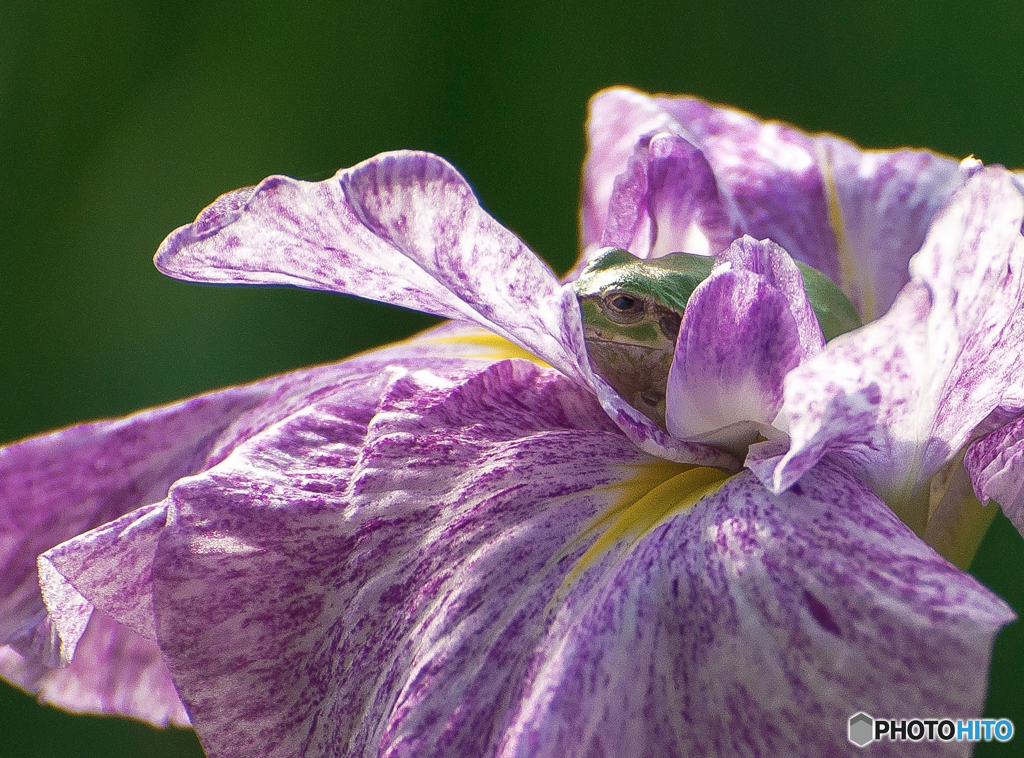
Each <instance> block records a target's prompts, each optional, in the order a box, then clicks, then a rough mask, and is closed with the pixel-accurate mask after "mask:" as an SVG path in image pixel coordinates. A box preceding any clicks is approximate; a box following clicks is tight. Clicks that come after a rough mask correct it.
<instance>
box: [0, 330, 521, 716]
mask: <svg viewBox="0 0 1024 758" xmlns="http://www.w3.org/2000/svg"><path fill="white" fill-rule="evenodd" d="M500 342H501V341H500V340H497V339H496V338H494V337H493V335H491V334H490V333H489V332H485V331H483V330H480V329H478V328H475V327H467V326H465V325H456V324H451V325H445V326H442V327H439V328H436V329H433V330H430V331H428V332H426V333H424V334H423V335H421V336H419V337H417V338H415V339H414V340H410V341H406V342H403V343H398V344H397V345H395V346H392V347H389V348H382V349H379V350H376V351H374V352H372V353H367V354H364V355H362V356H360V357H358V358H355V359H352V360H350V361H347V362H344V363H341V364H337V365H334V366H320V367H315V368H312V369H305V370H302V371H297V372H293V373H290V374H285V375H282V376H278V377H272V378H270V379H267V380H264V381H261V382H258V383H255V384H251V385H247V386H243V387H235V388H231V389H227V390H222V391H220V392H216V393H212V394H210V395H206V396H202V397H197V398H193V399H191V400H187V401H184V402H182V403H177V404H175V405H171V406H167V407H164V408H156V409H152V410H147V411H143V412H141V413H138V414H135V415H134V416H130V417H128V418H126V419H120V420H116V421H102V422H98V423H93V424H85V425H82V426H78V427H72V428H69V429H65V430H62V431H59V432H55V433H52V434H49V435H45V436H41V437H36V438H32V439H28V440H25V441H23V442H20V443H18V444H15V445H11V446H9V447H7V448H4V449H2V450H0V548H2V553H0V557H2V560H3V563H2V571H0V589H2V592H0V611H2V612H0V631H2V632H3V637H2V638H0V642H2V643H3V645H2V646H0V675H2V676H3V677H4V678H5V679H8V680H9V681H11V682H13V683H15V684H17V685H18V686H21V687H23V688H25V689H26V690H28V691H30V692H39V694H40V697H42V698H45V699H46V700H48V701H49V702H52V703H54V704H55V705H59V706H61V707H63V708H67V709H70V710H76V711H83V710H85V711H98V712H103V713H125V714H128V715H132V716H135V717H138V718H143V719H146V720H149V721H153V722H154V723H167V720H168V719H169V718H170V719H171V720H173V721H175V722H176V723H187V718H186V717H185V716H184V710H183V708H182V706H181V704H180V702H179V701H178V698H177V695H176V694H174V687H173V685H172V684H171V683H170V680H169V679H166V670H165V668H164V667H163V664H162V663H161V662H160V658H159V655H158V653H157V648H156V646H155V643H154V642H153V641H152V640H153V639H155V631H154V628H155V622H154V620H153V612H152V601H151V588H150V581H149V564H150V563H151V561H152V555H153V552H154V550H155V542H156V539H157V538H158V536H159V533H160V531H161V529H162V527H163V523H164V521H165V518H166V517H165V511H164V508H163V506H160V505H150V504H152V503H159V502H160V501H161V500H162V499H163V498H164V497H165V496H166V494H167V490H168V487H169V486H170V484H171V483H173V482H174V481H176V480H178V479H180V478H181V477H184V476H188V475H190V474H193V473H196V472H198V471H201V470H203V469H204V468H207V467H209V466H210V465H213V464H215V463H216V462H218V461H220V460H222V459H223V458H224V456H225V455H227V454H228V453H230V451H231V450H232V449H233V448H234V447H235V446H236V445H237V444H238V443H239V442H240V441H242V440H244V439H247V438H249V437H251V436H253V435H254V434H257V433H259V432H260V431H261V430H263V429H265V428H266V427H267V426H270V425H272V424H274V423H276V422H278V421H280V420H281V419H283V418H287V417H288V416H290V415H291V414H293V413H295V412H297V411H299V410H301V409H302V408H303V407H305V406H306V405H307V404H308V403H310V402H312V401H313V400H315V398H316V397H317V396H319V395H320V394H322V393H324V392H337V391H342V390H343V391H346V392H347V393H348V396H349V399H350V402H352V403H355V404H357V405H359V404H361V405H360V406H359V407H361V408H363V410H362V411H361V412H362V413H364V414H365V413H369V412H371V411H372V408H373V407H374V406H375V405H376V402H377V400H378V398H379V393H380V386H379V382H380V381H386V375H387V374H388V372H389V370H390V371H392V372H393V371H395V370H398V371H407V370H409V368H406V367H412V368H414V369H430V368H439V367H440V368H444V369H446V370H456V369H458V370H473V369H474V367H480V366H485V365H488V364H489V363H493V362H494V361H495V360H500V359H502V358H503V357H505V355H504V354H507V353H508V352H509V351H510V350H513V348H512V346H511V345H508V343H504V344H505V346H506V347H504V348H503V347H502V346H501V344H492V343H500ZM119 517H120V518H119ZM108 522H109V523H108ZM59 543H60V544H59ZM54 545H57V547H53V549H49V548H51V547H52V546H54ZM40 554H45V555H44V557H43V558H42V559H41V560H40V561H39V562H38V568H39V571H40V572H41V573H40V575H39V576H37V559H36V556H38V555H40ZM40 584H41V585H42V594H41V592H40V589H41V588H40ZM44 601H45V602H44ZM97 625H100V626H99V627H97V628H96V629H94V627H95V626H97ZM83 646H84V647H83ZM69 660H70V661H71V665H70V667H68V668H52V667H54V666H59V665H61V664H66V663H67V662H68V661H69ZM134 687H138V688H142V689H140V690H139V691H138V692H135V693H134V694H132V688H134ZM167 693H171V695H173V697H172V698H171V700H166V699H161V698H164V697H165V696H166V695H167Z"/></svg>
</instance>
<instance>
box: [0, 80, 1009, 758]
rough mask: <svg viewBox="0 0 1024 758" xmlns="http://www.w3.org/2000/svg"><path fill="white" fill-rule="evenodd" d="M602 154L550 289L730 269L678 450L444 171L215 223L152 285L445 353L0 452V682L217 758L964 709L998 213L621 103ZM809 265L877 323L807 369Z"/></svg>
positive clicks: (692, 312)
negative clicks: (591, 269) (654, 271)
mask: <svg viewBox="0 0 1024 758" xmlns="http://www.w3.org/2000/svg"><path fill="white" fill-rule="evenodd" d="M588 128H589V138H590V151H589V155H588V158H587V163H586V166H585V170H584V186H583V208H582V256H581V261H580V266H578V267H577V269H576V272H578V271H579V270H580V269H581V267H582V266H584V265H585V263H586V262H587V260H588V259H589V258H590V256H592V254H593V253H594V251H596V250H597V249H599V248H602V247H605V246H614V247H619V248H625V249H628V250H630V251H631V252H632V253H633V254H635V255H637V256H639V257H657V256H660V255H663V254H666V253H669V252H673V251H679V250H685V251H689V252H694V253H704V254H708V255H716V256H718V260H717V263H716V264H715V268H714V271H713V272H712V274H711V276H710V277H709V278H708V279H706V280H705V281H704V282H703V283H702V284H701V285H700V286H699V287H698V289H697V290H696V291H695V292H694V294H693V296H692V298H691V300H690V303H689V305H688V306H687V310H686V313H685V316H684V319H683V323H682V326H681V329H680V337H679V339H678V342H677V346H676V353H675V359H674V362H673V365H672V371H671V374H670V378H669V385H668V400H669V402H668V406H667V415H666V425H665V428H662V427H659V426H658V425H656V424H655V423H653V422H652V421H650V420H649V419H648V418H647V417H646V416H644V415H643V414H641V413H639V412H638V411H636V410H635V409H633V408H632V407H631V406H630V405H628V404H627V403H626V401H625V400H624V399H623V398H621V397H619V396H618V395H617V394H616V392H615V391H614V390H613V389H612V388H611V386H610V385H609V384H608V383H606V382H605V381H604V380H603V379H602V378H601V377H600V376H598V375H596V374H595V372H594V370H593V369H592V368H591V365H590V362H589V360H588V357H587V353H586V346H585V341H584V336H583V334H584V333H583V329H582V325H581V313H580V309H579V307H578V304H577V301H576V298H575V294H574V291H573V289H572V286H571V283H563V282H560V281H559V280H558V278H557V277H556V276H555V275H554V274H553V273H552V271H551V270H550V269H549V268H548V267H547V266H546V265H545V264H544V263H543V262H542V261H541V260H540V259H539V258H538V257H537V256H536V255H535V254H534V253H533V252H532V251H531V250H529V249H528V248H527V247H526V246H525V245H524V244H523V243H522V242H521V241H520V240H519V239H517V238H516V237H515V236H514V235H513V234H512V233H511V232H509V231H508V230H507V229H505V228H504V227H502V226H501V225H500V224H499V223H498V222H497V221H496V220H494V219H493V218H492V217H491V216H489V215H488V214H487V212H486V211H485V210H484V209H483V208H482V207H481V205H480V203H479V202H478V200H477V199H476V197H475V196H474V193H473V191H472V189H471V187H470V185H469V184H468V183H467V181H466V180H465V179H464V178H463V177H461V176H460V175H459V174H458V172H457V171H456V170H455V169H454V168H453V167H452V166H451V165H449V164H448V163H446V162H445V161H444V160H443V159H441V158H439V157H437V156H434V155H430V154H427V153H419V152H396V153H390V154H385V155H381V156H377V157H375V158H372V159H370V160H368V161H366V162H364V163H362V164H360V165H358V166H355V167H354V168H351V169H345V170H342V171H340V172H339V173H338V174H336V175H335V176H334V177H332V178H331V179H328V180H326V181H323V182H319V183H309V182H303V181H297V180H294V179H289V178H286V177H280V176H275V177H271V178H269V179H266V180H265V181H263V182H262V183H261V184H260V185H259V186H257V187H249V188H245V189H241V190H237V191H235V192H231V193H228V194H227V195H224V196H222V197H221V198H220V199H218V200H217V201H216V202H215V203H214V204H213V205H211V206H210V207H208V208H207V209H206V210H204V211H203V212H202V213H201V214H200V215H199V217H198V218H197V219H196V221H195V222H193V223H192V224H189V225H187V226H183V227H181V228H179V229H178V230H176V231H174V232H173V233H172V234H171V235H170V236H169V237H168V238H167V240H166V241H165V242H164V243H163V245H162V247H161V248H160V250H159V251H158V253H157V256H156V263H157V266H158V267H159V268H160V270H161V271H163V272H165V273H167V274H170V275H171V276H175V277H179V278H183V279H188V280H191V281H196V282H214V283H220V284H225V283H233V284H277V285H296V286H300V287H309V288H314V289H321V290H328V291H333V292H341V293H348V294H353V295H357V296H360V297H364V298H371V299H375V300H380V301H384V302H388V303H392V304H395V305H399V306H404V307H407V308H414V309H417V310H422V311H426V312H429V313H434V314H438V315H440V316H443V317H446V318H449V319H451V321H450V322H448V323H446V324H443V325H442V326H440V327H438V328H435V329H432V330H429V331H427V332H425V333H423V334H420V335H418V336H416V337H413V338H411V339H409V340H407V341H404V342H401V343H398V344H394V345H391V346H388V347H384V348H381V349H378V350H373V351H370V352H367V353H364V354H361V355H358V356H356V357H353V358H350V359H348V360H345V361H342V362H340V363H337V364H333V365H325V366H319V367H314V368H310V369H304V370H301V371H296V372H292V373H289V374H284V375H281V376H277V377H273V378H270V379H266V380H263V381H260V382H256V383H254V384H250V385H246V386H241V387H232V388H229V389H225V390H221V391H218V392H212V393H209V394H206V395H202V396H199V397H195V398H191V399H188V400H185V401H182V402H180V403H177V404H174V405H170V406H166V407H161V408H155V409H150V410H144V411H141V412H139V413H138V414H136V415H133V416H130V417H128V418H125V419H120V420H113V421H99V422H95V423H90V424H84V425H80V426H75V427H71V428H67V429H63V430H60V431H56V432H53V433H50V434H47V435H43V436H39V437H35V438H31V439H27V440H24V441H22V442H19V443H17V444H13V445H10V446H9V447H6V448H4V449H2V450H0V562H2V563H0V565H2V573H0V582H2V588H3V593H2V600H0V602H2V605H0V609H2V613H0V642H2V643H4V644H3V647H0V672H2V674H3V676H4V677H5V678H7V679H8V680H9V681H12V682H14V683H16V684H18V685H20V686H21V687H23V688H25V689H27V690H29V691H32V692H37V693H39V695H40V697H41V698H42V699H44V700H46V701H49V702H51V703H54V704H56V705H59V706H61V707H64V708H68V709H72V710H78V711H93V712H103V713H119V714H125V715H129V716H134V717H137V718H141V719H145V720H147V721H150V722H153V723H158V724H161V723H168V722H171V723H175V724H191V725H192V726H193V727H194V728H195V729H196V731H197V733H198V735H199V738H200V740H201V742H202V744H203V746H204V749H205V750H206V751H207V753H208V755H209V756H211V758H227V757H229V756H230V757H235V756H261V757H263V756H389V757H397V756H421V755H452V756H501V757H503V758H504V757H508V756H533V757H534V758H537V757H543V756H553V757H554V756H558V757H564V756H641V755H642V756H654V757H658V756H683V755H716V756H717V755H722V756H728V755H744V756H751V755H836V754H846V753H847V752H856V750H857V749H856V748H854V747H852V745H850V743H848V742H847V738H846V723H847V720H848V718H849V717H850V716H851V715H852V714H853V713H855V712H857V711H866V712H868V713H871V714H874V715H876V716H878V717H884V718H900V717H928V716H937V717H947V716H948V717H972V716H977V715H979V714H980V713H981V710H982V707H983V704H984V699H985V694H986V686H987V671H988V667H989V659H990V654H991V649H992V643H993V639H994V636H995V635H996V633H997V631H998V630H999V629H1000V627H1001V626H1002V625H1004V624H1006V623H1007V622H1009V621H1010V620H1012V619H1013V618H1014V614H1013V612H1012V611H1011V610H1010V608H1009V607H1008V606H1007V605H1006V603H1004V602H1003V601H1002V600H1001V599H1000V598H998V597H996V596H995V595H993V594H992V593H991V592H990V591H988V590H987V589H986V588H985V587H983V586H981V585H980V584H979V583H978V582H977V581H976V580H975V579H974V578H973V577H971V576H970V575H969V574H967V573H965V572H964V571H963V570H962V567H964V566H966V564H967V563H968V562H969V561H970V559H971V556H972V555H973V552H974V550H975V548H976V547H977V544H978V542H979V541H980V537H981V535H982V534H983V533H984V530H985V528H986V526H987V524H988V521H989V520H990V517H991V514H993V513H994V512H995V508H996V507H997V506H996V505H994V504H990V505H988V506H987V507H983V505H982V504H983V503H986V502H988V501H989V500H995V501H997V502H998V505H999V506H1001V507H1002V508H1003V509H1004V511H1005V512H1006V514H1007V515H1008V516H1009V518H1010V519H1011V520H1012V521H1013V523H1014V524H1015V525H1016V526H1017V527H1018V529H1020V528H1021V527H1022V526H1024V511H1022V494H1021V484H1022V482H1024V463H1022V460H1024V453H1022V451H1024V414H1022V410H1024V381H1022V377H1021V372H1022V371H1024V366H1022V364H1021V362H1020V361H1019V355H1020V354H1021V351H1022V348H1024V309H1022V307H1021V305H1022V300H1024V242H1022V240H1021V234H1020V231H1021V222H1022V217H1024V198H1022V194H1021V180H1020V177H1019V176H1017V175H1014V174H1012V173H1011V172H1008V171H1006V170H1004V169H1002V168H999V167H984V166H982V165H981V164H980V163H979V162H977V161H974V160H973V159H968V160H966V161H963V162H958V161H955V160H952V159H949V158H946V157H942V156H939V155H936V154H934V153H930V152H925V151H915V150H897V151H890V152H871V151H868V152H865V151H862V150H860V149H858V148H857V147H855V146H854V145H853V144H851V143H849V142H847V141H845V140H843V139H840V138H838V137H834V136H830V135H816V136H812V135H808V134H805V133H803V132H801V131H798V130H797V129H794V128H791V127H788V126H785V125H782V124H778V123H765V122H762V121H759V120H757V119H755V118H753V117H751V116H749V115H747V114H744V113H741V112H738V111H736V110H733V109H729V108H725V107H720V106H715V105H711V104H709V103H706V102H704V101H701V100H698V99H694V98H689V97H660V96H659V97H650V96H647V95H644V94H641V93H638V92H635V91H632V90H627V89H612V90H608V91H605V92H602V93H600V94H599V95H597V96H596V97H595V99H594V100H593V101H592V104H591V112H590V119H589V127H588ZM794 260H796V261H802V262H804V263H807V264H809V265H810V266H813V267H814V268H816V269H818V270H819V271H821V272H823V273H825V274H826V275H828V276H829V277H831V278H832V279H833V280H834V281H835V282H836V283H837V284H838V285H839V286H840V287H841V288H842V289H843V290H844V291H845V292H846V294H847V295H848V296H849V298H850V299H851V301H852V302H853V303H854V305H855V306H856V308H857V309H858V311H859V313H860V315H861V317H862V319H863V321H864V326H863V327H861V328H859V329H856V330H854V331H852V332H849V333H847V334H845V335H842V336H840V337H838V338H836V339H834V340H832V341H831V342H829V343H827V344H825V341H824V338H823V336H822V332H821V329H820V327H819V326H818V324H817V321H816V320H815V318H814V314H813V312H812V311H811V310H810V308H809V305H808V302H807V298H806V296H805V294H804V291H803V289H802V287H801V286H799V277H796V279H794V277H793V272H794V271H795V267H794V263H793V261H794ZM574 276H575V273H573V274H570V277H569V278H570V279H571V278H572V277H574ZM794 282H796V283H794ZM873 747H874V748H879V752H881V753H885V751H886V750H894V751H896V753H899V754H902V752H903V751H904V750H905V749H906V748H907V746H906V745H901V744H899V743H892V744H884V743H883V744H879V745H875V746H873ZM926 747H927V748H928V749H929V750H930V751H938V752H942V751H946V752H949V753H950V754H965V753H966V752H968V750H969V745H968V744H967V743H956V742H950V743H931V744H928V745H927V746H926ZM894 754H895V753H894Z"/></svg>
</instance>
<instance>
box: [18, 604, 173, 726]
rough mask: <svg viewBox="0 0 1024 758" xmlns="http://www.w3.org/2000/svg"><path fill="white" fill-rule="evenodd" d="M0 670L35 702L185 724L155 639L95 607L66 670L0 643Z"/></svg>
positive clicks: (159, 721)
mask: <svg viewBox="0 0 1024 758" xmlns="http://www.w3.org/2000/svg"><path fill="white" fill-rule="evenodd" d="M0 671H2V672H3V676H4V678H5V679H7V680H8V681H10V682H12V683H14V684H16V685H17V686H19V687H21V688H22V689H24V690H26V691H27V692H32V693H36V694H37V695H38V697H39V700H40V701H41V702H44V703H49V704H51V705H54V706H56V707H58V708H63V709H65V710H68V711H73V712H76V713H104V714H111V715H113V714H117V715H123V716H131V717H133V718H137V719H142V720H144V721H148V722H149V723H151V724H156V725H158V726H166V725H167V724H174V725H176V726H188V725H189V724H190V721H189V717H188V714H187V713H186V712H185V707H184V705H182V703H181V699H180V698H179V697H178V692H177V689H176V688H175V686H174V682H173V681H172V679H171V675H170V672H169V671H168V670H167V664H166V663H165V662H164V659H163V654H162V653H161V651H160V648H159V646H158V645H157V643H156V642H155V641H154V640H150V639H146V638H145V637H142V636H141V635H138V634H136V633H135V632H133V631H131V630H130V629H127V628H126V627H124V626H122V625H121V624H119V623H117V622H116V621H114V620H113V619H111V618H109V617H108V616H105V615H104V614H102V613H100V612H99V611H93V613H92V615H91V617H90V620H89V625H88V626H87V627H86V629H85V633H84V634H83V635H82V637H81V638H80V639H79V640H78V645H77V647H76V649H75V658H74V660H73V661H71V664H70V665H69V666H67V667H66V668H50V667H48V666H45V665H43V664H42V663H40V662H39V660H37V659H35V658H26V657H25V656H23V655H20V654H19V653H18V652H16V651H15V650H14V649H13V648H12V647H10V646H3V647H0Z"/></svg>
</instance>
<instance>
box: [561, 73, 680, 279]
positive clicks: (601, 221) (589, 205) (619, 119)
mask: <svg viewBox="0 0 1024 758" xmlns="http://www.w3.org/2000/svg"><path fill="white" fill-rule="evenodd" d="M660 132H665V133H668V134H676V135H679V125H678V124H677V123H676V122H675V120H674V119H673V118H672V117H671V116H670V115H669V114H668V113H666V112H665V111H664V110H663V109H662V108H660V107H659V106H658V105H657V103H655V102H654V101H653V100H652V99H651V98H649V97H648V96H647V95H644V94H643V93H641V92H637V91H635V90H631V89H626V88H624V87H613V88H611V89H607V90H603V91H601V92H598V93H597V94H596V95H594V97H592V98H591V99H590V116H589V118H588V119H587V143H588V145H589V149H588V151H587V159H586V162H585V163H584V165H583V198H582V204H583V207H582V210H581V224H580V229H581V232H582V246H581V249H582V250H583V259H584V260H586V259H587V258H588V257H589V253H590V252H592V251H593V250H595V249H597V248H599V247H602V246H603V244H602V242H601V238H602V235H603V234H604V233H605V229H606V227H607V226H608V219H609V206H610V201H611V198H612V193H613V192H614V188H615V182H616V179H617V177H618V176H619V174H621V173H622V172H624V171H626V168H627V165H628V164H629V162H630V158H631V157H632V156H633V155H634V152H635V150H636V147H637V143H638V141H640V140H641V138H644V137H647V138H648V139H649V138H650V137H653V136H654V135H655V134H658V133H660Z"/></svg>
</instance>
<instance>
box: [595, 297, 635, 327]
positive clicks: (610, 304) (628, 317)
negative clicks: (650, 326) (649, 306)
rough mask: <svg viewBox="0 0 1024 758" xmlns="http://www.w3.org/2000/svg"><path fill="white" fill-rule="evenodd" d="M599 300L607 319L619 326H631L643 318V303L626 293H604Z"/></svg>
mask: <svg viewBox="0 0 1024 758" xmlns="http://www.w3.org/2000/svg"><path fill="white" fill-rule="evenodd" d="M601 300H602V302H603V303H604V307H605V314H606V315H607V316H608V318H610V319H611V320H612V321H616V322H618V323H620V324H631V323H634V322H636V321H639V320H640V319H641V318H643V316H644V310H645V308H644V301H643V300H642V299H641V298H639V297H637V296H636V295H631V294H629V293H628V292H623V291H622V290H611V291H610V292H606V293H605V294H604V295H603V297H602V298H601Z"/></svg>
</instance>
